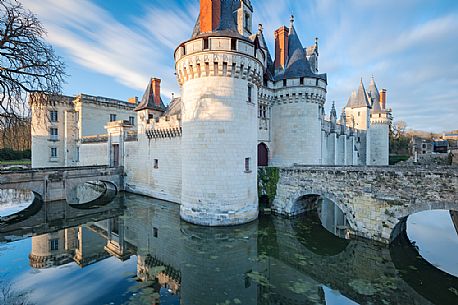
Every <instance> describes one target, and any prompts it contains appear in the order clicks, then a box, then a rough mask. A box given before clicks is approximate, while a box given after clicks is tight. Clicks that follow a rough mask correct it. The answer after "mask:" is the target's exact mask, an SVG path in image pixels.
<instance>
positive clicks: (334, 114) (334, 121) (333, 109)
mask: <svg viewBox="0 0 458 305" xmlns="http://www.w3.org/2000/svg"><path fill="white" fill-rule="evenodd" d="M330 119H331V132H335V130H336V126H337V112H336V105H335V102H332V107H331V114H330Z"/></svg>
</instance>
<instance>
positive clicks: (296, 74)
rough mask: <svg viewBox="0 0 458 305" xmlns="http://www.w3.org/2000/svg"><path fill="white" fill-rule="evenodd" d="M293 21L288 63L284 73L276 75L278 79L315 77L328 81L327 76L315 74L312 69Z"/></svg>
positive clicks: (289, 40)
mask: <svg viewBox="0 0 458 305" xmlns="http://www.w3.org/2000/svg"><path fill="white" fill-rule="evenodd" d="M293 21H294V19H292V20H291V27H290V29H289V36H288V62H287V64H286V67H285V70H284V72H280V73H279V74H278V75H276V79H285V78H287V79H288V78H301V77H313V78H319V79H323V80H325V81H326V80H327V76H326V74H315V73H313V71H312V69H311V68H310V63H309V61H308V60H307V51H306V49H304V47H303V46H302V43H301V40H300V39H299V36H298V35H297V32H296V29H295V27H294V24H293Z"/></svg>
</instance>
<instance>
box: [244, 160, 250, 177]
mask: <svg viewBox="0 0 458 305" xmlns="http://www.w3.org/2000/svg"><path fill="white" fill-rule="evenodd" d="M250 163H251V158H245V173H251V168H250V165H251V164H250Z"/></svg>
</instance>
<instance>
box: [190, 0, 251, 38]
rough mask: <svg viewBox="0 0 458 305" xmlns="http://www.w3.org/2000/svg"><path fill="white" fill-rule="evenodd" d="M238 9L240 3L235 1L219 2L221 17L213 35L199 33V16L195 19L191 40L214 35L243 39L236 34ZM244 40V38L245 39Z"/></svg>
mask: <svg viewBox="0 0 458 305" xmlns="http://www.w3.org/2000/svg"><path fill="white" fill-rule="evenodd" d="M239 8H240V1H237V0H226V1H221V17H220V24H219V26H218V29H216V31H214V32H213V33H201V32H200V15H199V17H198V18H197V21H196V24H195V26H194V30H193V33H192V38H197V37H205V36H212V35H213V34H214V33H217V34H219V35H225V36H226V35H227V36H236V37H239V38H245V37H243V36H242V35H240V33H239V32H238V29H237V22H236V20H237V10H238V9H239ZM245 39H246V38H245Z"/></svg>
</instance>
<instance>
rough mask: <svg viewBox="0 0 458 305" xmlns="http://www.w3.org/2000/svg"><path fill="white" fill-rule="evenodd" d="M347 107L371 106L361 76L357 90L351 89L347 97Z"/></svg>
mask: <svg viewBox="0 0 458 305" xmlns="http://www.w3.org/2000/svg"><path fill="white" fill-rule="evenodd" d="M347 107H349V108H362V107H367V108H371V105H370V104H369V100H368V99H367V92H366V89H365V88H364V84H363V78H361V81H360V83H359V87H358V91H357V92H355V91H353V92H352V94H351V96H350V98H349V99H348V104H347Z"/></svg>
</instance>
